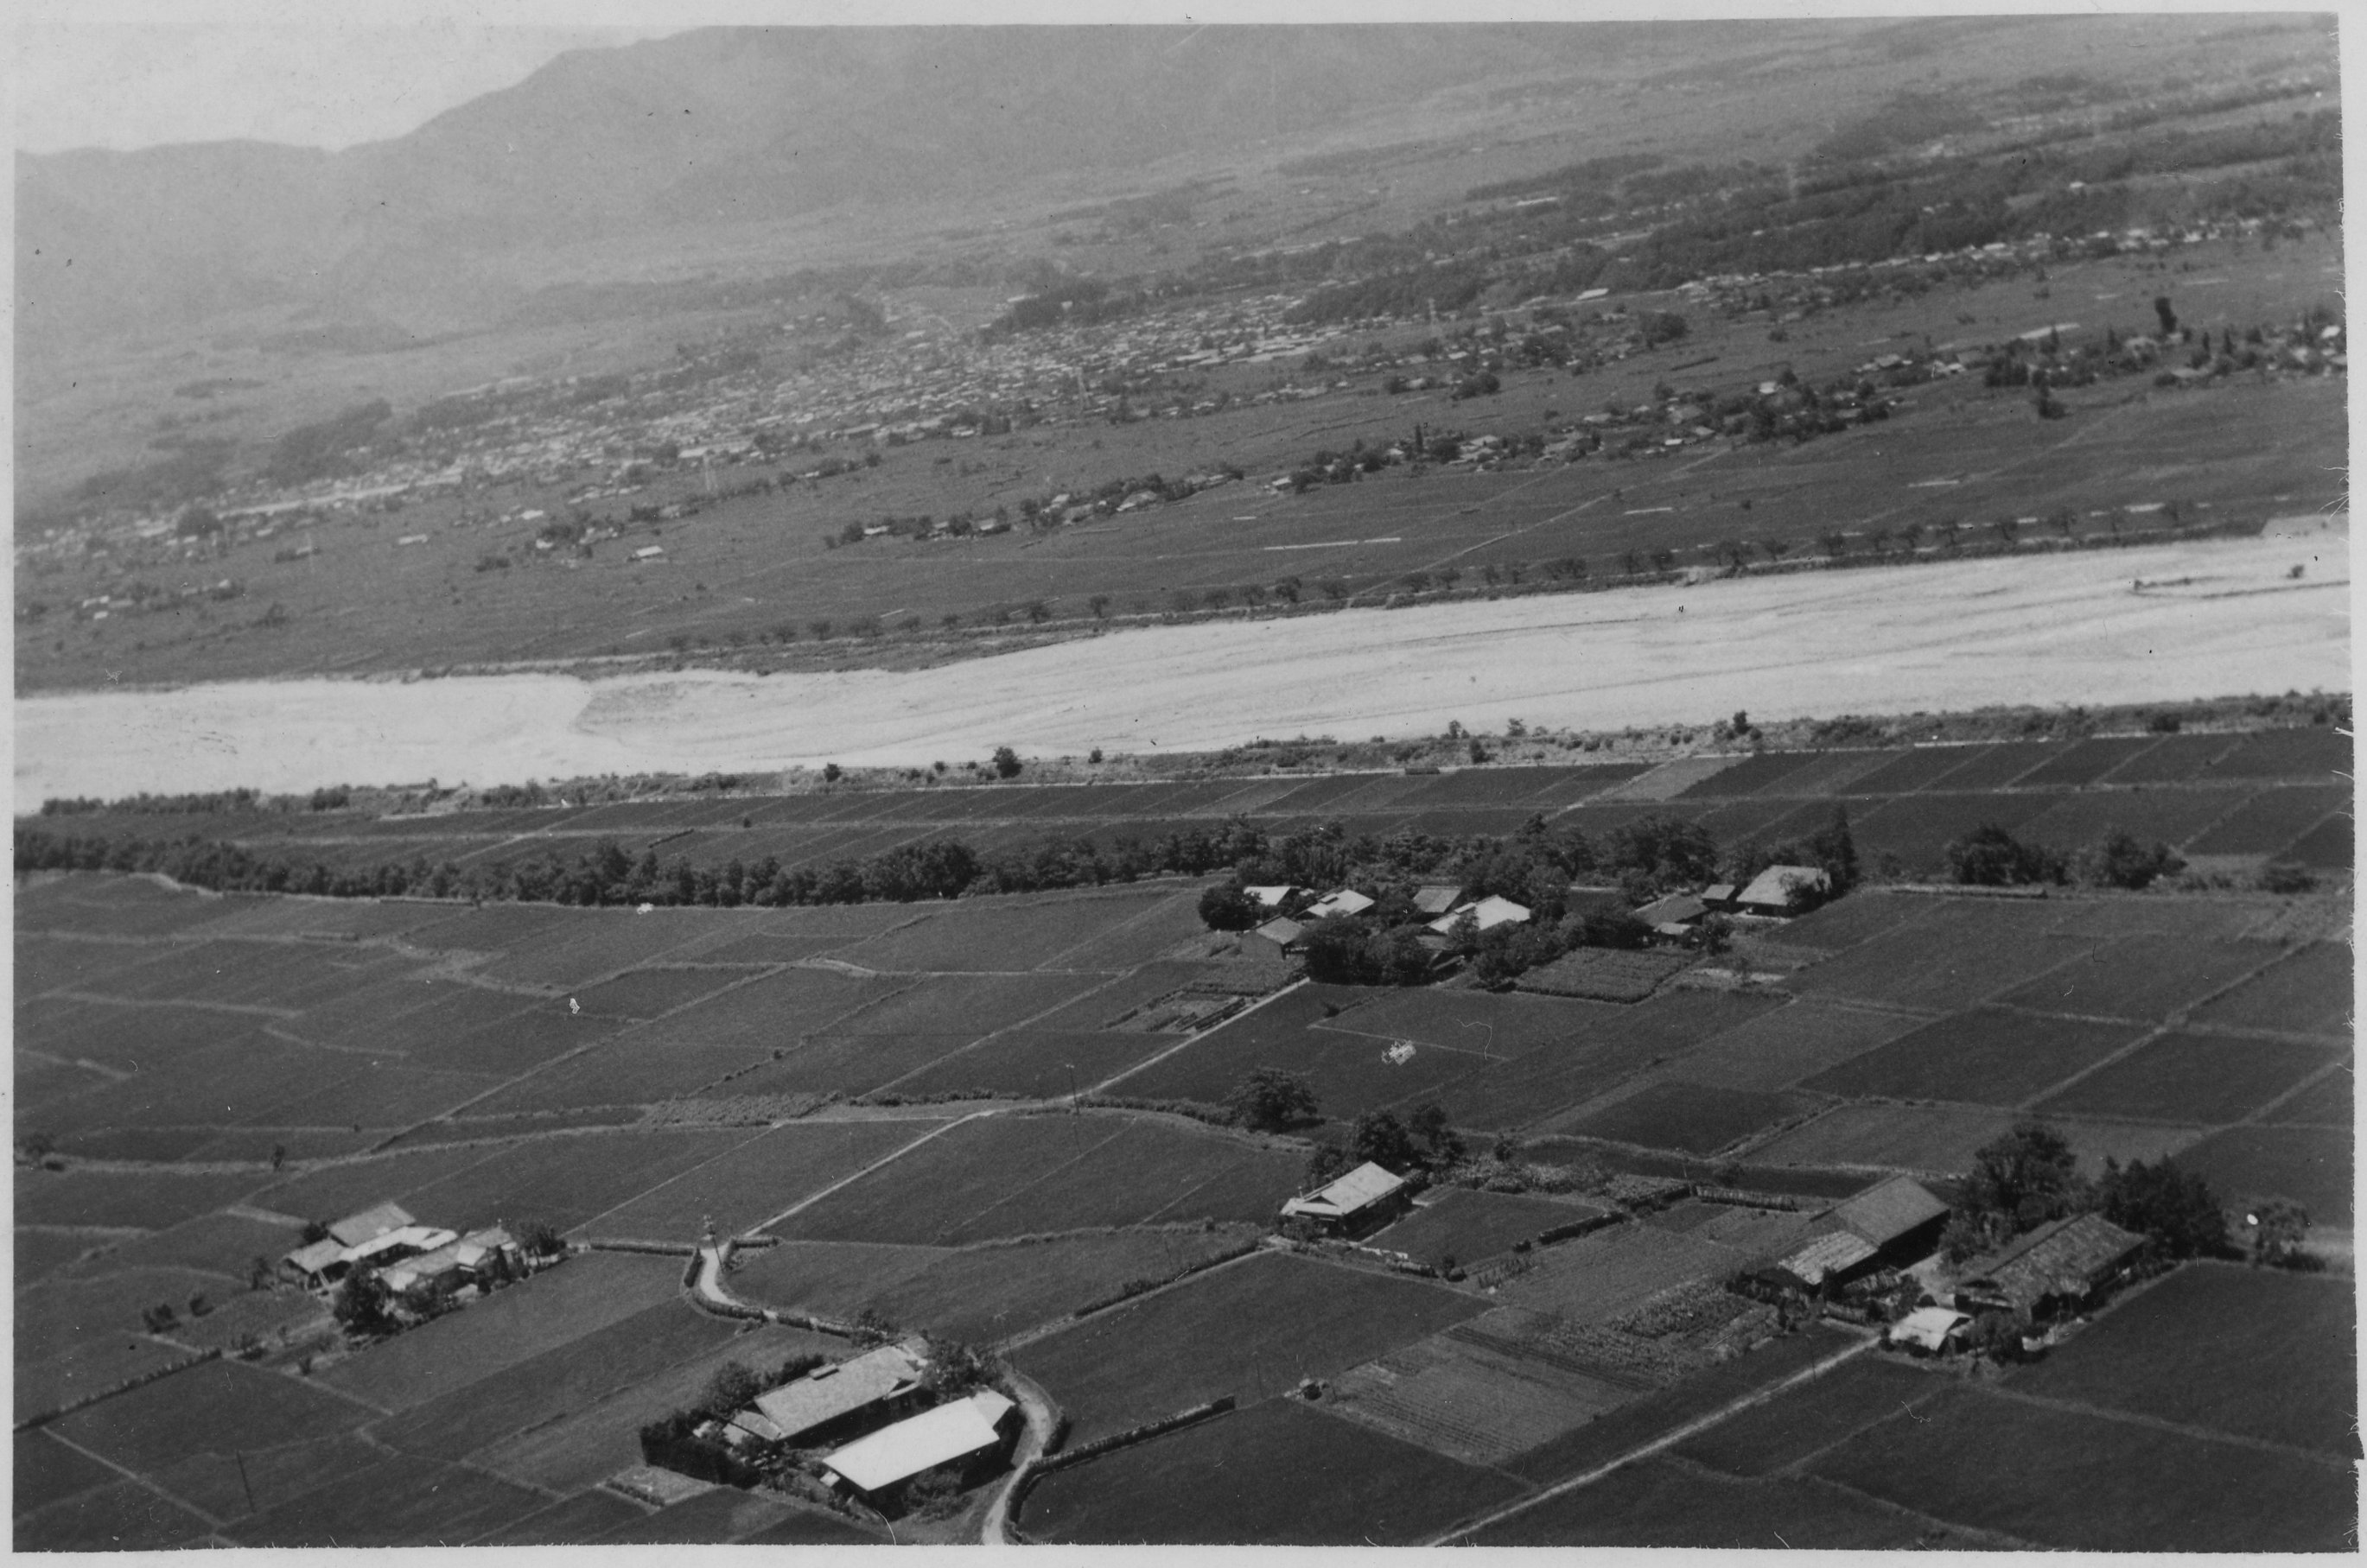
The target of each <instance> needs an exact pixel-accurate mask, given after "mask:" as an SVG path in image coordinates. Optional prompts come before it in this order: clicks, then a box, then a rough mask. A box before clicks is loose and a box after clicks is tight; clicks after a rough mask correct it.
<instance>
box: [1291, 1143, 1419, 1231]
mask: <svg viewBox="0 0 2367 1568" xmlns="http://www.w3.org/2000/svg"><path fill="white" fill-rule="evenodd" d="M1410 1201H1412V1194H1411V1193H1410V1191H1408V1190H1407V1188H1406V1179H1405V1178H1404V1177H1402V1176H1399V1175H1398V1174H1397V1173H1396V1172H1394V1171H1392V1170H1389V1169H1388V1168H1386V1167H1384V1166H1379V1165H1376V1164H1374V1163H1373V1162H1372V1161H1371V1160H1366V1161H1365V1163H1364V1164H1362V1165H1360V1166H1358V1167H1357V1168H1355V1169H1353V1170H1352V1171H1350V1172H1348V1174H1347V1175H1345V1176H1342V1177H1340V1178H1339V1179H1336V1180H1333V1181H1331V1182H1330V1183H1327V1184H1326V1185H1324V1186H1322V1187H1319V1188H1317V1189H1316V1190H1314V1191H1312V1192H1309V1193H1307V1194H1305V1195H1303V1196H1301V1197H1297V1198H1293V1199H1292V1200H1290V1201H1288V1202H1286V1203H1285V1204H1284V1205H1283V1206H1282V1217H1283V1218H1284V1219H1285V1220H1309V1221H1312V1222H1313V1223H1314V1224H1317V1225H1318V1226H1319V1227H1320V1228H1322V1229H1324V1230H1327V1231H1331V1232H1334V1233H1338V1234H1342V1235H1354V1234H1356V1233H1359V1232H1362V1231H1366V1230H1372V1229H1376V1228H1377V1227H1379V1226H1380V1225H1382V1224H1386V1223H1387V1222H1388V1221H1389V1220H1392V1219H1395V1218H1396V1217H1397V1216H1398V1215H1399V1214H1401V1213H1404V1212H1405V1209H1406V1206H1407V1205H1408V1203H1410Z"/></svg>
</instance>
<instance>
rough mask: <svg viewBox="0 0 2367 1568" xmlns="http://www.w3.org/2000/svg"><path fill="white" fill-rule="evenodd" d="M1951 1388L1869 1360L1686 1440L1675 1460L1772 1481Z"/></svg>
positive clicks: (1923, 1375) (1889, 1363)
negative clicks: (1881, 1422)
mask: <svg viewBox="0 0 2367 1568" xmlns="http://www.w3.org/2000/svg"><path fill="white" fill-rule="evenodd" d="M1946 1386H1947V1380H1946V1379H1943V1378H1938V1377H1934V1376H1932V1375H1931V1374H1930V1373H1929V1372H1924V1371H1918V1370H1917V1369H1915V1368H1913V1367H1908V1366H1902V1365H1900V1364H1899V1363H1897V1362H1896V1361H1882V1360H1875V1359H1872V1358H1870V1357H1869V1358H1864V1359H1859V1360H1855V1361H1852V1362H1850V1363H1848V1364H1847V1365H1845V1366H1841V1367H1837V1368H1835V1369H1834V1370H1833V1371H1829V1372H1827V1373H1826V1374H1825V1375H1824V1376H1822V1377H1820V1378H1817V1379H1814V1380H1813V1381H1811V1382H1806V1383H1803V1384H1801V1385H1800V1386H1799V1387H1797V1388H1795V1389H1793V1390H1790V1391H1789V1392H1787V1393H1782V1394H1778V1395H1777V1396H1776V1397H1775V1398H1774V1399H1772V1400H1771V1401H1769V1402H1768V1403H1767V1404H1761V1405H1759V1406H1757V1407H1755V1408H1753V1409H1750V1410H1746V1411H1744V1412H1742V1413H1741V1414H1740V1415H1738V1416H1733V1417H1732V1418H1730V1419H1728V1420H1726V1421H1722V1422H1720V1423H1718V1425H1716V1426H1715V1427H1711V1428H1710V1429H1709V1430H1707V1431H1706V1432H1704V1433H1702V1434H1701V1435H1700V1436H1699V1437H1696V1438H1687V1439H1686V1440H1685V1441H1684V1442H1682V1443H1681V1444H1679V1445H1678V1446H1677V1449H1676V1452H1677V1453H1678V1454H1680V1455H1681V1456H1682V1457H1683V1458H1686V1459H1689V1460H1692V1461H1693V1462H1694V1463H1696V1464H1705V1465H1707V1466H1709V1467H1710V1468H1711V1469H1712V1470H1721V1471H1724V1472H1727V1474H1729V1475H1739V1476H1744V1477H1757V1476H1762V1475H1772V1474H1774V1473H1775V1472H1778V1471H1783V1470H1789V1469H1790V1468H1791V1467H1792V1466H1794V1465H1795V1464H1797V1463H1798V1462H1799V1461H1802V1460H1804V1459H1806V1458H1808V1457H1809V1456H1810V1455H1812V1454H1816V1453H1820V1452H1822V1451H1823V1450H1826V1449H1829V1448H1830V1447H1832V1446H1833V1445H1834V1444H1836V1443H1838V1442H1840V1441H1841V1440H1843V1439H1844V1438H1848V1437H1850V1436H1851V1435H1852V1434H1853V1433H1856V1432H1859V1431H1862V1430H1863V1429H1864V1428H1865V1427H1871V1426H1873V1425H1874V1423H1875V1422H1877V1421H1881V1420H1886V1419H1887V1418H1888V1417H1890V1416H1896V1415H1897V1414H1898V1413H1899V1412H1900V1411H1902V1410H1911V1409H1913V1408H1914V1407H1915V1406H1916V1405H1918V1404H1921V1403H1923V1402H1924V1401H1925V1400H1928V1399H1930V1398H1931V1396H1932V1395H1934V1394H1936V1393H1939V1392H1940V1391H1941V1390H1942V1388H1945V1387H1946Z"/></svg>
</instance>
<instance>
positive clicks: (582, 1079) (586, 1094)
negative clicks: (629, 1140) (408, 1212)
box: [468, 1020, 798, 1116]
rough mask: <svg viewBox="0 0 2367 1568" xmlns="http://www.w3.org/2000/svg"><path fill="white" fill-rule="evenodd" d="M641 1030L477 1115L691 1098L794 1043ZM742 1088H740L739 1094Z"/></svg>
mask: <svg viewBox="0 0 2367 1568" xmlns="http://www.w3.org/2000/svg"><path fill="white" fill-rule="evenodd" d="M672 1022H673V1021H671V1020H669V1021H667V1024H668V1027H665V1028H660V1027H653V1026H652V1027H641V1028H637V1029H634V1030H631V1031H629V1032H627V1033H624V1034H622V1035H620V1036H618V1037H617V1038H616V1039H613V1040H610V1041H607V1042H605V1043H601V1044H597V1045H595V1046H593V1047H592V1048H591V1049H590V1050H588V1051H585V1052H583V1053H582V1054H581V1055H575V1056H571V1057H569V1058H568V1059H566V1060H565V1061H559V1062H552V1063H550V1064H549V1066H544V1067H542V1068H539V1069H538V1070H537V1071H536V1072H535V1073H534V1074H533V1075H532V1076H531V1077H526V1078H523V1079H520V1080H519V1081H518V1082H515V1083H513V1084H511V1085H509V1086H508V1087H506V1088H504V1089H501V1090H499V1091H498V1092H496V1093H493V1094H491V1095H488V1096H487V1097H486V1098H485V1099H483V1100H479V1101H477V1102H476V1103H475V1104H473V1105H471V1106H470V1107H469V1108H468V1110H469V1114H470V1115H472V1116H527V1115H535V1114H538V1113H547V1112H556V1111H581V1110H583V1109H586V1108H588V1107H594V1106H616V1105H649V1104H653V1103H655V1102H656V1101H658V1100H681V1099H685V1098H686V1097H688V1096H690V1095H692V1094H694V1093H696V1092H697V1090H699V1089H705V1088H706V1087H707V1086H708V1085H709V1084H711V1083H714V1082H716V1081H717V1080H719V1079H721V1078H725V1077H730V1076H732V1075H734V1074H737V1073H742V1072H744V1071H746V1070H747V1069H748V1068H750V1067H752V1066H755V1065H756V1064H757V1063H759V1062H764V1061H769V1060H770V1059H771V1057H772V1055H773V1054H774V1053H776V1052H782V1051H787V1050H790V1049H792V1048H794V1047H795V1046H796V1045H797V1043H798V1042H797V1039H796V1037H795V1036H793V1035H789V1034H787V1032H784V1033H782V1034H780V1035H776V1037H775V1038H774V1041H773V1042H772V1043H771V1044H770V1045H769V1048H768V1045H767V1043H766V1042H764V1040H762V1039H752V1038H749V1037H746V1036H744V1035H743V1036H741V1037H738V1038H736V1039H732V1040H730V1041H729V1042H728V1043H715V1044H701V1043H694V1042H691V1041H686V1040H685V1039H683V1038H682V1037H681V1035H680V1034H679V1033H677V1032H674V1031H673V1030H672V1028H671V1027H670V1026H671V1024H672ZM735 1092H737V1091H735Z"/></svg>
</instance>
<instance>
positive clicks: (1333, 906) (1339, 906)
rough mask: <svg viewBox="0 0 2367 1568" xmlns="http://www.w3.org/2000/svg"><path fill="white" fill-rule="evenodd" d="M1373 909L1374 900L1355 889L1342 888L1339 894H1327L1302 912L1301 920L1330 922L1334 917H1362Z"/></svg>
mask: <svg viewBox="0 0 2367 1568" xmlns="http://www.w3.org/2000/svg"><path fill="white" fill-rule="evenodd" d="M1372 907H1373V900H1372V899H1370V898H1367V897H1365V896H1364V895H1363V894H1362V893H1359V892H1357V891H1356V890H1355V889H1354V888H1353V887H1342V889H1340V890H1339V891H1338V892H1337V893H1327V894H1325V895H1324V896H1323V897H1320V898H1318V899H1317V900H1315V902H1314V903H1312V904H1309V905H1308V907H1307V908H1305V909H1304V910H1302V911H1300V918H1301V919H1309V920H1328V919H1331V917H1332V916H1334V915H1361V914H1363V913H1364V912H1365V910H1367V909H1369V908H1372Z"/></svg>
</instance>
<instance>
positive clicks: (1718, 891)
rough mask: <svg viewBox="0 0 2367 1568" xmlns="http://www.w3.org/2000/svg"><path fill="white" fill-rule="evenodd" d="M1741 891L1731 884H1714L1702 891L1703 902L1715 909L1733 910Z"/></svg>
mask: <svg viewBox="0 0 2367 1568" xmlns="http://www.w3.org/2000/svg"><path fill="white" fill-rule="evenodd" d="M1741 891H1742V890H1741V889H1740V888H1738V887H1737V886H1735V885H1734V884H1733V883H1731V882H1713V883H1711V884H1710V885H1709V886H1707V887H1704V888H1703V889H1702V890H1701V901H1702V903H1703V904H1704V905H1705V906H1706V907H1708V908H1713V909H1731V908H1734V900H1735V899H1736V897H1738V896H1739V895H1740V893H1741Z"/></svg>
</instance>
